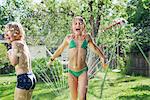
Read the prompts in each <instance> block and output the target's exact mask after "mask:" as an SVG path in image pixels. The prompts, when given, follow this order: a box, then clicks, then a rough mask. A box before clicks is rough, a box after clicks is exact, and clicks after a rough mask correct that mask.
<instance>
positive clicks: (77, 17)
mask: <svg viewBox="0 0 150 100" xmlns="http://www.w3.org/2000/svg"><path fill="white" fill-rule="evenodd" d="M76 20H79V21H81V22H83V24H84V30H83V33H86V29H85V26H86V23H85V20H84V18H83V17H81V16H76V17H74V18H73V20H72V28H71V30H72V32H73V24H74V22H75V21H76Z"/></svg>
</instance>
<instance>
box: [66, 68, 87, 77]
mask: <svg viewBox="0 0 150 100" xmlns="http://www.w3.org/2000/svg"><path fill="white" fill-rule="evenodd" d="M86 71H88V67H84V68H83V69H81V70H80V71H73V70H71V69H68V72H69V73H70V74H72V75H73V76H75V77H79V76H80V75H81V74H82V73H84V72H86Z"/></svg>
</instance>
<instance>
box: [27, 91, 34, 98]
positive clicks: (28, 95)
mask: <svg viewBox="0 0 150 100" xmlns="http://www.w3.org/2000/svg"><path fill="white" fill-rule="evenodd" d="M32 92H33V90H28V93H27V100H32Z"/></svg>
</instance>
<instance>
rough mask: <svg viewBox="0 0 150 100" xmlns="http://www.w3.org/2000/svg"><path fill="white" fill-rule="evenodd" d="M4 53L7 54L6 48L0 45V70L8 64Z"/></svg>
mask: <svg viewBox="0 0 150 100" xmlns="http://www.w3.org/2000/svg"><path fill="white" fill-rule="evenodd" d="M6 53H7V49H6V47H5V46H4V45H3V44H1V43H0V68H1V67H4V65H5V64H6V63H8V62H9V61H8V59H7V56H6V55H7V54H6Z"/></svg>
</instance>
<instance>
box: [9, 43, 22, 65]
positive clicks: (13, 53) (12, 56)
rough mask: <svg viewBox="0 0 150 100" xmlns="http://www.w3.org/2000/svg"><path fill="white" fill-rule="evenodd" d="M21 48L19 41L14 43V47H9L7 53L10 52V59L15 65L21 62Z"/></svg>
mask: <svg viewBox="0 0 150 100" xmlns="http://www.w3.org/2000/svg"><path fill="white" fill-rule="evenodd" d="M18 51H19V48H18V46H17V43H15V42H14V43H12V49H9V50H8V52H7V54H8V58H9V60H10V63H11V64H12V65H13V66H15V65H17V64H18V63H19V56H18V54H19V52H18Z"/></svg>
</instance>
